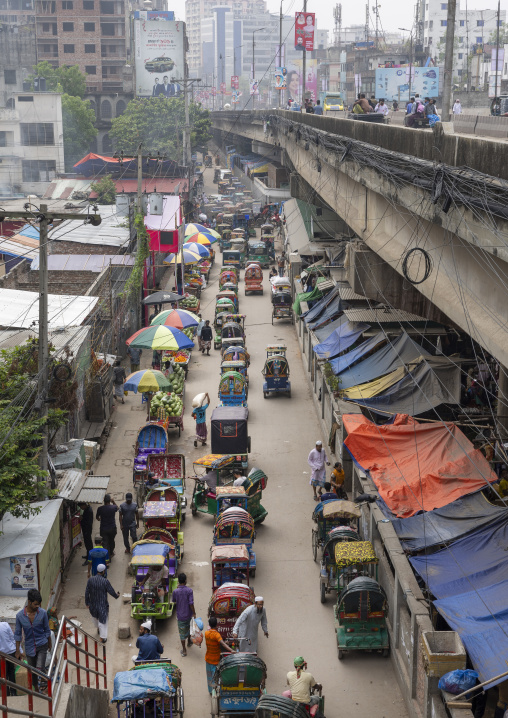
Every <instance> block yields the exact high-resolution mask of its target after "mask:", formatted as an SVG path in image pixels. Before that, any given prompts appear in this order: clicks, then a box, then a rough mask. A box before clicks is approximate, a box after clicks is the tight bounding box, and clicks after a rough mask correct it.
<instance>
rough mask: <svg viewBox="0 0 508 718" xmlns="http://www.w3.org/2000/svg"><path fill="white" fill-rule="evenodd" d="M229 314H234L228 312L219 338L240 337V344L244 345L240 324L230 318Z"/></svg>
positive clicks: (243, 335)
mask: <svg viewBox="0 0 508 718" xmlns="http://www.w3.org/2000/svg"><path fill="white" fill-rule="evenodd" d="M231 316H235V315H231V314H228V316H227V317H226V321H225V322H224V323H223V325H222V328H221V339H242V344H243V345H244V346H245V332H244V330H243V329H242V325H241V324H240V323H238V322H235V321H234V320H232V319H231Z"/></svg>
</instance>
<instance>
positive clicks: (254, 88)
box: [250, 80, 259, 95]
mask: <svg viewBox="0 0 508 718" xmlns="http://www.w3.org/2000/svg"><path fill="white" fill-rule="evenodd" d="M250 94H251V95H259V82H258V81H257V80H251V81H250Z"/></svg>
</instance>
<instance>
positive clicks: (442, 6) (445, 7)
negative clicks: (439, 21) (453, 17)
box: [441, 2, 448, 10]
mask: <svg viewBox="0 0 508 718" xmlns="http://www.w3.org/2000/svg"><path fill="white" fill-rule="evenodd" d="M441 10H448V3H447V2H442V3H441Z"/></svg>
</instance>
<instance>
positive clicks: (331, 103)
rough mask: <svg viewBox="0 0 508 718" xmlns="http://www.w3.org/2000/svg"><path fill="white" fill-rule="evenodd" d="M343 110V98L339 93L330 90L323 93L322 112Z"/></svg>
mask: <svg viewBox="0 0 508 718" xmlns="http://www.w3.org/2000/svg"><path fill="white" fill-rule="evenodd" d="M343 110H344V100H343V99H342V97H341V95H340V93H338V92H332V93H327V94H326V95H325V99H324V102H323V112H324V113H325V114H327V113H328V112H343Z"/></svg>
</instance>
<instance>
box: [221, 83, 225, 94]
mask: <svg viewBox="0 0 508 718" xmlns="http://www.w3.org/2000/svg"><path fill="white" fill-rule="evenodd" d="M220 93H221V95H224V94H225V93H226V83H225V82H221V83H220Z"/></svg>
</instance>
